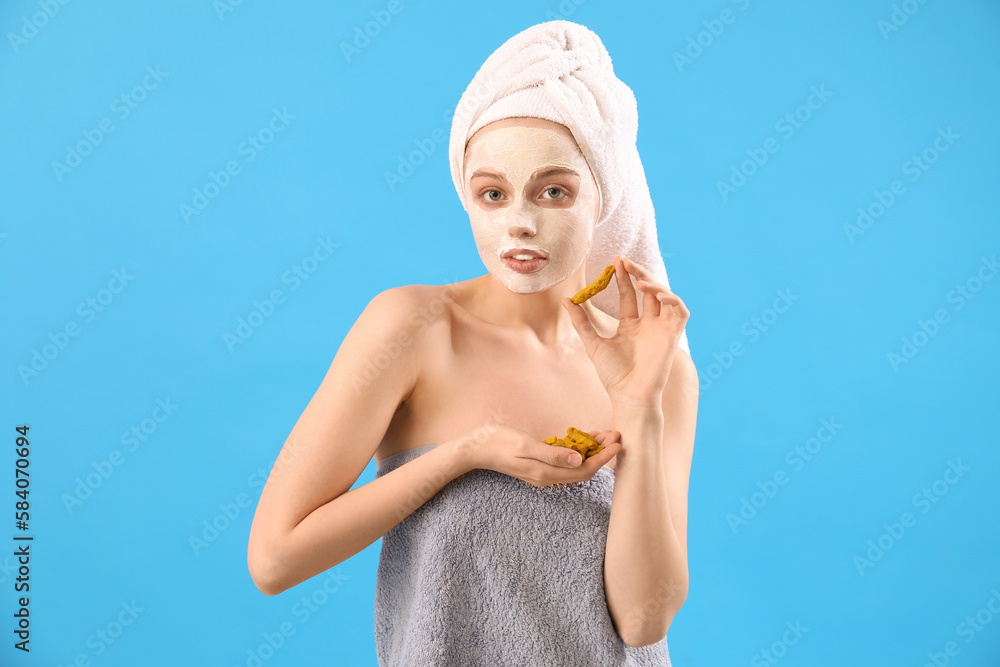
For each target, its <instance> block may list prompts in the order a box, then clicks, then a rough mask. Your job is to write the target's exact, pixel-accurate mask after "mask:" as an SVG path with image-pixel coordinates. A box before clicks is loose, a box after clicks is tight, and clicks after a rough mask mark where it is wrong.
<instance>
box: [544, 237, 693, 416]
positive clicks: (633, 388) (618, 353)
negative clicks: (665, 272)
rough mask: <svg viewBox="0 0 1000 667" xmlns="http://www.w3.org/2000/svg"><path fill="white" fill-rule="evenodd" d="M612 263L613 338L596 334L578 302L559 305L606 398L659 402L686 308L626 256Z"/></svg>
mask: <svg viewBox="0 0 1000 667" xmlns="http://www.w3.org/2000/svg"><path fill="white" fill-rule="evenodd" d="M614 266H615V281H616V282H617V283H618V296H619V299H620V302H619V313H620V317H619V321H618V331H616V332H615V335H614V336H612V337H611V338H604V337H603V336H601V335H600V334H598V333H597V331H596V330H595V329H594V325H593V323H592V322H591V321H590V317H589V316H588V315H587V312H586V311H585V310H584V308H583V306H582V305H580V304H575V303H573V302H572V301H571V300H570V298H569V297H563V299H562V304H563V306H564V307H565V308H566V309H567V310H568V311H569V314H570V318H572V321H573V326H574V328H576V331H577V333H578V334H579V335H580V338H581V339H582V341H583V345H584V348H585V349H586V350H587V355H588V356H589V357H590V360H591V361H593V362H594V367H595V368H596V369H597V374H598V376H599V377H600V379H601V383H602V384H603V385H604V388H605V389H607V391H608V395H609V396H611V399H612V402H615V401H625V402H628V403H632V404H643V405H646V404H653V403H654V402H655V404H656V405H659V403H658V401H659V398H660V397H661V396H662V393H663V389H664V388H665V387H666V385H667V376H669V375H670V367H671V365H672V364H673V358H674V352H675V351H676V349H677V344H678V342H679V341H680V336H681V333H682V332H683V331H684V327H685V325H686V324H687V320H688V317H689V316H690V312H689V311H688V309H687V307H686V306H685V305H684V302H683V301H681V299H680V297H678V296H677V295H676V294H674V293H673V292H671V291H670V289H669V288H667V287H666V286H664V285H661V284H660V283H657V282H653V280H652V276H651V275H650V273H649V271H647V270H646V269H644V268H643V267H641V266H639V265H638V264H636V263H635V262H633V261H632V260H630V259H627V258H626V259H625V260H622V258H620V257H619V256H618V255H615V258H614ZM630 275H632V276H635V277H636V278H638V279H639V280H638V282H637V283H636V285H635V287H636V288H638V289H639V290H640V292H641V293H642V317H639V314H638V313H639V308H638V304H637V302H636V292H635V288H633V287H632V279H631V278H630Z"/></svg>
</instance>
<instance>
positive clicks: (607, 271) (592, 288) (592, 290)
mask: <svg viewBox="0 0 1000 667" xmlns="http://www.w3.org/2000/svg"><path fill="white" fill-rule="evenodd" d="M614 275H615V265H614V264H608V265H607V266H606V267H604V270H603V271H601V275H599V276H597V280H595V281H594V282H592V283H590V284H589V285H587V286H586V287H584V288H583V289H582V290H580V291H579V292H577V293H576V294H575V295H574V296H573V298H572V299H570V301H572V302H573V303H576V304H580V303H583V302H584V301H586V300H587V299H589V298H590V297H592V296H594V295H595V294H597V293H598V292H600V291H601V290H603V289H604V288H605V287H607V286H608V285H609V284H610V283H611V277H612V276H614Z"/></svg>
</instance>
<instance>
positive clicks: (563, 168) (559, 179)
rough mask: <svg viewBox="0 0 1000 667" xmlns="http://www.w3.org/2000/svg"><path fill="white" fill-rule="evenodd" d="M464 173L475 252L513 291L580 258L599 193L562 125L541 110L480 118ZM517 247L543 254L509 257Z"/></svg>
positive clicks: (535, 284)
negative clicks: (484, 121) (536, 113)
mask: <svg viewBox="0 0 1000 667" xmlns="http://www.w3.org/2000/svg"><path fill="white" fill-rule="evenodd" d="M465 179H466V181H465V183H466V191H467V193H468V194H467V196H468V198H469V201H468V202H467V207H466V208H467V209H468V211H469V219H470V221H471V223H472V234H473V236H474V237H475V239H476V247H477V248H478V249H479V256H480V257H481V258H482V260H483V264H485V265H486V268H487V270H489V272H490V273H491V274H493V276H494V277H495V278H496V279H497V280H499V281H500V282H501V283H502V284H504V285H506V286H507V288H508V289H510V290H511V291H512V292H517V293H522V294H523V293H531V292H540V291H542V290H546V289H549V288H550V287H552V286H553V285H555V284H557V283H559V282H562V281H563V280H565V279H566V278H568V277H569V276H571V275H572V274H573V273H574V272H575V271H576V270H577V269H578V268H579V267H580V266H581V265H582V264H583V260H584V259H586V257H587V254H588V253H589V252H590V246H591V242H592V241H593V234H594V224H595V222H596V220H597V216H598V213H599V206H600V194H599V193H598V190H597V183H596V182H595V180H594V177H593V175H592V174H591V171H590V167H589V166H588V165H587V161H586V159H584V157H583V154H582V153H580V149H579V148H578V147H577V144H576V141H575V140H574V139H573V135H572V134H571V133H570V131H569V129H568V128H566V127H565V126H564V125H560V124H558V123H553V122H551V121H548V120H543V119H540V118H507V119H504V120H499V121H496V122H493V123H489V124H488V125H485V126H484V127H482V128H480V130H479V131H477V132H476V134H475V135H473V137H472V139H471V141H470V142H469V146H468V148H467V150H466V163H465ZM519 251H527V253H528V254H535V255H538V256H540V257H541V258H542V259H535V260H532V261H518V260H516V259H514V258H508V257H507V256H509V255H511V254H514V255H517V254H520V253H519ZM532 251H533V252H532Z"/></svg>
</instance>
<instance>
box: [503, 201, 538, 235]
mask: <svg viewBox="0 0 1000 667" xmlns="http://www.w3.org/2000/svg"><path fill="white" fill-rule="evenodd" d="M507 231H508V233H509V234H510V235H511V236H514V237H517V236H524V235H528V236H534V235H535V234H536V233H537V232H538V221H537V220H536V219H535V216H534V215H533V214H532V213H531V212H529V211H527V210H526V207H525V205H524V203H523V202H521V203H518V204H516V205H515V206H513V207H512V210H511V211H510V213H508V214H507Z"/></svg>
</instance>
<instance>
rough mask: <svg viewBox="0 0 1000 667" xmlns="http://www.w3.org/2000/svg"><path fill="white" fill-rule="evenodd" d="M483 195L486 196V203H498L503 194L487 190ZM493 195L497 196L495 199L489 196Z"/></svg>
mask: <svg viewBox="0 0 1000 667" xmlns="http://www.w3.org/2000/svg"><path fill="white" fill-rule="evenodd" d="M485 194H486V199H487V200H488V201H500V197H502V196H503V193H502V192H500V191H499V190H487V191H486V193H485ZM493 194H496V195H497V196H496V197H493V196H491V195H493Z"/></svg>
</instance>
